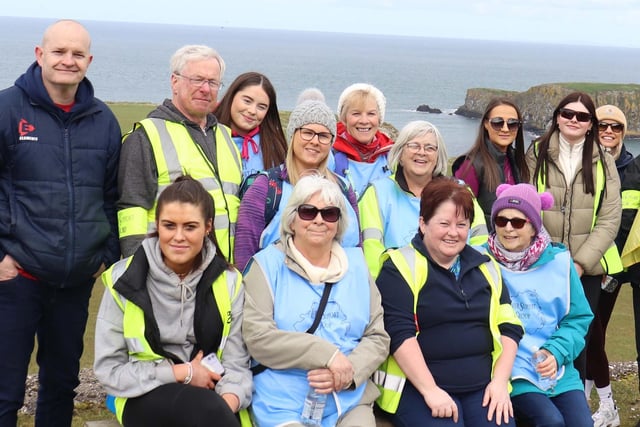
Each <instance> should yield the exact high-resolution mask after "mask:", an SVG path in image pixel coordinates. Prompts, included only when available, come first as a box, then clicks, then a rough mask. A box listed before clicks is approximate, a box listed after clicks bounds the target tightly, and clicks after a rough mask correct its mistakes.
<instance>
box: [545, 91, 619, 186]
mask: <svg viewBox="0 0 640 427" xmlns="http://www.w3.org/2000/svg"><path fill="white" fill-rule="evenodd" d="M572 102H580V103H581V104H582V105H584V106H585V107H586V108H587V110H588V111H589V114H591V130H590V131H588V132H587V134H586V136H585V140H584V146H583V149H582V178H583V181H584V191H585V193H589V194H591V195H592V196H595V183H594V180H593V169H592V165H591V164H592V156H593V146H594V144H595V146H596V148H597V150H598V154H599V156H600V161H601V162H602V165H603V167H604V171H605V174H606V173H608V171H607V167H606V164H605V161H604V154H603V153H602V148H601V147H600V139H599V137H598V117H597V116H596V107H595V104H594V103H593V100H592V99H591V97H590V96H589V95H587V94H586V93H584V92H572V93H570V94H569V95H567V96H565V97H564V98H563V99H562V100H561V101H560V103H559V104H558V106H557V107H556V109H555V110H553V117H552V119H551V125H550V126H549V129H547V131H546V132H545V134H544V135H542V137H541V138H540V140H539V141H538V142H537V143H536V145H535V147H534V149H535V153H536V155H537V160H536V167H535V169H534V172H533V181H534V182H537V181H538V177H539V176H540V174H542V175H543V177H544V183H545V186H546V187H547V188H549V168H548V167H547V165H548V164H549V141H550V140H551V135H553V134H554V132H556V131H557V132H560V129H559V127H558V114H559V113H560V110H561V109H562V108H564V107H565V106H566V105H567V104H570V103H572Z"/></svg>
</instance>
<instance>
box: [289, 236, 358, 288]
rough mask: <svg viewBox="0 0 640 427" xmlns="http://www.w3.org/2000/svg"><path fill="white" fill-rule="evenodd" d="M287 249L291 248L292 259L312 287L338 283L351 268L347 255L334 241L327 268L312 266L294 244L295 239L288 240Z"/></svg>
mask: <svg viewBox="0 0 640 427" xmlns="http://www.w3.org/2000/svg"><path fill="white" fill-rule="evenodd" d="M287 247H288V248H289V252H290V256H291V258H293V260H294V261H295V262H296V263H297V264H298V265H299V266H300V268H302V270H304V272H305V273H306V274H307V277H309V282H310V283H311V284H312V285H319V284H321V283H325V282H329V283H335V282H338V281H340V280H341V279H342V278H343V277H344V275H345V274H346V272H347V268H349V260H348V258H347V254H346V253H345V252H344V249H342V246H340V244H339V243H338V242H335V241H334V242H333V244H332V245H331V257H330V259H329V265H328V266H327V267H326V268H324V267H317V266H315V265H313V264H311V263H310V262H309V260H307V258H305V256H304V255H302V253H301V252H300V251H299V250H298V248H296V245H295V244H294V243H293V237H289V238H287Z"/></svg>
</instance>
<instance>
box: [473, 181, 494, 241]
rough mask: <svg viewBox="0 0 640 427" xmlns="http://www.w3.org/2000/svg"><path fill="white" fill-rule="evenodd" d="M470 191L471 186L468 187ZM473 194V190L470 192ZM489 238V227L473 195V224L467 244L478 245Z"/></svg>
mask: <svg viewBox="0 0 640 427" xmlns="http://www.w3.org/2000/svg"><path fill="white" fill-rule="evenodd" d="M469 191H471V188H469ZM472 194H473V192H472ZM487 240H489V229H488V228H487V223H486V220H485V216H484V212H483V211H482V208H481V207H480V203H478V200H477V199H476V198H475V196H474V197H473V224H471V229H470V230H469V244H470V245H471V246H480V245H482V244H483V243H485V242H486V241H487Z"/></svg>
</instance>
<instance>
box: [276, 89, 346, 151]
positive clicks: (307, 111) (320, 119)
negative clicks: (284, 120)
mask: <svg viewBox="0 0 640 427" xmlns="http://www.w3.org/2000/svg"><path fill="white" fill-rule="evenodd" d="M315 90H316V91H317V89H315ZM298 99H299V100H301V101H302V102H300V104H298V105H296V108H294V109H293V111H292V112H291V115H290V116H289V123H288V124H287V137H288V141H289V143H291V141H292V140H293V134H294V133H295V132H296V129H299V128H301V127H302V126H304V125H308V124H311V123H315V124H319V125H323V126H324V127H326V128H327V129H329V132H331V134H332V135H334V137H335V134H336V116H335V115H334V114H333V111H331V109H330V108H329V107H328V106H327V104H325V103H324V102H322V101H320V100H318V99H317V97H312V98H311V99H308V98H305V97H304V92H303V93H302V94H301V95H300V97H299V98H298ZM332 142H333V141H332Z"/></svg>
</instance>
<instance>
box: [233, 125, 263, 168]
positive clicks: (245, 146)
mask: <svg viewBox="0 0 640 427" xmlns="http://www.w3.org/2000/svg"><path fill="white" fill-rule="evenodd" d="M259 132H260V126H256V127H255V128H254V129H253V130H250V131H249V132H248V133H247V134H246V135H240V134H239V133H238V132H236V131H231V136H234V137H235V136H239V137H241V138H242V150H240V155H241V156H242V158H243V159H244V160H249V143H251V148H252V149H253V154H258V151H260V147H258V143H257V142H256V141H254V139H253V137H254V136H256V135H257V134H258V133H259Z"/></svg>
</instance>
